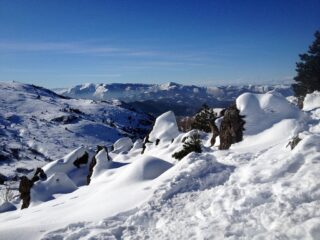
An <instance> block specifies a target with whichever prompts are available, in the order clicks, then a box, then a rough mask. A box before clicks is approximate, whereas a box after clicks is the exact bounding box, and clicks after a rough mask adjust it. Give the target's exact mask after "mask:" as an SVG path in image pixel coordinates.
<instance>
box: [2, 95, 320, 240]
mask: <svg viewBox="0 0 320 240" xmlns="http://www.w3.org/2000/svg"><path fill="white" fill-rule="evenodd" d="M236 102H237V107H238V108H239V109H240V111H241V114H246V119H247V120H248V123H250V124H248V125H247V126H245V127H246V131H245V132H244V140H243V141H242V142H239V143H237V144H234V145H232V146H231V148H230V149H229V150H223V151H220V150H218V148H217V146H214V147H210V134H205V133H200V135H201V140H202V143H203V146H202V153H190V154H189V155H187V156H186V157H185V158H183V159H182V160H181V161H179V162H178V161H176V160H175V159H173V158H172V157H171V156H172V153H174V152H176V151H178V150H179V149H181V147H182V145H183V143H182V141H183V140H184V139H185V137H186V136H189V135H190V134H191V133H190V132H189V133H177V134H175V135H174V136H171V134H172V133H175V132H176V131H177V127H176V123H175V120H174V118H172V113H170V112H169V113H166V114H164V115H162V116H160V117H159V118H158V119H157V121H156V124H155V126H154V128H153V130H152V132H151V133H150V136H154V138H152V140H153V142H151V143H147V144H146V149H145V152H144V154H143V155H141V150H142V149H141V147H140V146H141V142H136V143H135V144H134V147H133V148H132V149H131V150H130V151H129V152H127V151H124V152H122V153H121V152H120V151H114V152H111V153H110V158H111V159H112V161H108V159H107V155H106V152H105V151H104V150H101V151H100V152H99V153H98V155H96V159H97V165H96V168H95V169H94V173H93V175H92V181H91V183H90V185H89V186H81V184H80V185H79V184H78V185H77V184H76V183H75V179H79V178H78V177H81V176H82V177H84V176H85V170H86V169H87V167H88V166H87V165H83V166H81V167H80V168H79V169H78V168H74V167H73V165H72V164H70V163H71V162H73V160H74V159H76V158H77V156H78V155H77V154H79V155H81V154H83V152H84V151H86V149H85V148H80V149H77V150H76V151H75V152H73V153H70V154H69V155H68V156H66V157H65V158H62V159H58V160H56V161H54V162H52V163H50V164H49V165H47V166H46V167H44V170H45V172H46V173H47V175H48V178H47V180H44V181H39V182H37V183H36V185H43V186H45V187H49V188H50V189H61V188H62V187H58V188H56V184H57V183H56V184H55V185H54V186H52V185H53V182H54V181H52V179H60V177H61V178H62V179H63V182H65V185H66V186H69V188H68V189H67V191H69V192H71V193H65V194H61V193H59V194H51V193H52V192H50V191H43V192H41V191H39V190H38V189H39V188H35V189H34V190H32V191H35V193H36V194H38V195H40V194H41V193H43V194H44V195H46V194H47V193H48V192H50V196H51V200H50V201H47V200H46V199H45V200H44V201H41V199H40V200H38V199H39V198H33V199H32V198H31V201H32V205H31V207H29V208H28V209H25V210H17V211H12V212H6V213H1V214H0V233H1V235H0V239H8V240H10V239H26V240H28V239H30V240H31V239H32V240H33V239H319V238H320V231H319V229H320V211H319V205H320V180H319V172H320V147H319V142H320V127H319V126H320V122H319V121H320V114H319V108H313V109H312V110H310V111H303V112H300V111H299V110H298V109H297V108H295V107H294V106H292V105H291V104H290V103H289V102H287V100H286V99H285V98H283V97H281V96H279V95H278V94H274V95H271V94H265V95H260V94H249V95H248V94H245V95H242V96H240V97H239V98H238V99H237V101H236ZM305 106H308V104H306V105H305ZM256 112H257V113H258V114H261V115H263V117H264V118H263V119H262V118H260V117H255V116H254V114H255V113H256ZM274 119H276V120H274ZM261 121H266V122H267V123H264V124H263V125H262V126H261V127H258V126H259V124H261ZM167 126H170V127H167ZM165 130H168V133H167V134H166V131H165ZM297 135H299V138H301V139H302V140H301V141H300V142H299V143H298V145H297V146H296V147H295V148H294V149H293V150H291V149H290V147H288V146H287V144H288V142H289V141H290V140H291V139H292V138H293V137H294V136H297ZM172 137H174V140H173V141H172V139H171V138H172ZM154 139H160V141H159V143H158V144H157V145H156V142H154ZM162 139H163V140H162ZM170 139H171V140H170ZM128 144H129V145H131V143H129V141H125V140H122V141H120V143H119V145H120V146H121V145H122V147H124V145H128ZM117 149H120V148H119V147H118V148H117ZM87 151H88V152H89V151H90V149H87ZM58 166H63V167H58ZM70 166H71V168H69V167H70ZM50 169H51V170H52V169H55V171H51V170H50ZM57 169H60V170H59V171H58V170H57ZM58 172H60V173H59V174H58V175H57V173H58ZM71 172H72V173H75V172H77V173H81V172H83V174H82V175H81V174H71ZM57 176H58V177H57ZM74 176H78V177H77V178H74ZM56 182H57V181H56ZM58 182H59V181H58ZM71 183H74V184H73V185H72V184H71ZM71 186H76V187H75V189H72V187H71ZM40 189H41V188H40ZM35 200H37V201H36V202H35Z"/></svg>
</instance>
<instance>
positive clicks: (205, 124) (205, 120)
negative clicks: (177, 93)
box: [191, 104, 217, 133]
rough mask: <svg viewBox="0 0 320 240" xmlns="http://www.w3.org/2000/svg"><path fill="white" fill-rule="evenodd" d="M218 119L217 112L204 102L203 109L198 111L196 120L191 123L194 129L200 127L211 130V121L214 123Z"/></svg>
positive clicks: (200, 128) (207, 130)
mask: <svg viewBox="0 0 320 240" xmlns="http://www.w3.org/2000/svg"><path fill="white" fill-rule="evenodd" d="M216 119H217V114H216V113H215V112H214V111H213V109H212V108H209V107H208V105H206V104H204V105H203V106H202V110H201V111H200V112H198V113H197V114H196V116H195V118H194V122H193V123H192V124H191V128H192V129H198V130H200V131H204V132H207V133H208V132H211V127H210V123H211V124H214V121H215V120H216Z"/></svg>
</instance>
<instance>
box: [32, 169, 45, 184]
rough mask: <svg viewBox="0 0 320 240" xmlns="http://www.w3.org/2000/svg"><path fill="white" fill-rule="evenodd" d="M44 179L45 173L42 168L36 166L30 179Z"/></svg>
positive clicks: (33, 180)
mask: <svg viewBox="0 0 320 240" xmlns="http://www.w3.org/2000/svg"><path fill="white" fill-rule="evenodd" d="M39 180H41V181H44V180H47V174H46V173H45V172H44V171H43V170H42V168H37V170H36V172H35V173H34V175H33V177H32V179H31V181H32V182H33V183H35V182H37V181H39Z"/></svg>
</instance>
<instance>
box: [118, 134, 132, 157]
mask: <svg viewBox="0 0 320 240" xmlns="http://www.w3.org/2000/svg"><path fill="white" fill-rule="evenodd" d="M132 147H133V142H132V140H131V138H129V137H124V138H120V139H119V140H117V141H116V142H115V143H114V144H113V148H114V150H113V152H115V153H120V152H127V151H129V150H130V149H131V148H132Z"/></svg>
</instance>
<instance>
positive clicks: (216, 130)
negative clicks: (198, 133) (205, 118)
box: [210, 122, 219, 146]
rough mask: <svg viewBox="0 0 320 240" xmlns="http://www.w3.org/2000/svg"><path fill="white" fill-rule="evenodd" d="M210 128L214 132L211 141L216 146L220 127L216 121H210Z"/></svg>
mask: <svg viewBox="0 0 320 240" xmlns="http://www.w3.org/2000/svg"><path fill="white" fill-rule="evenodd" d="M210 128H211V133H212V137H211V140H210V143H211V146H214V144H215V143H216V137H218V136H219V129H218V127H217V126H216V124H215V123H214V122H213V123H210Z"/></svg>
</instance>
